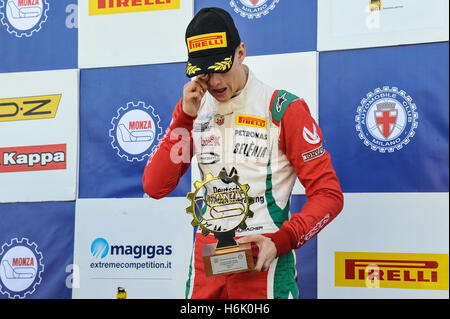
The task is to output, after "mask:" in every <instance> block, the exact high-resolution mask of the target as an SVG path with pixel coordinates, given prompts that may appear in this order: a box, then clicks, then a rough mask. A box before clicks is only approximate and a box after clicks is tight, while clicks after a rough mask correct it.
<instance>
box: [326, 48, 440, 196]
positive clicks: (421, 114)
mask: <svg viewBox="0 0 450 319" xmlns="http://www.w3.org/2000/svg"><path fill="white" fill-rule="evenodd" d="M448 58H449V54H448V42H446V43H436V44H425V45H411V46H399V47H386V48H372V49H364V50H349V51H338V52H325V53H320V74H319V101H320V105H319V118H320V126H321V129H322V131H323V134H324V137H325V142H324V145H325V147H326V149H327V150H328V151H329V152H330V153H331V155H332V158H333V165H334V167H335V169H336V173H337V175H338V177H339V178H340V182H341V185H342V188H343V191H344V192H418V191H419V192H448V189H449V187H448V178H449V175H448V160H449V154H448V146H449V142H448V138H449V130H448V127H449V103H448V101H449V100H448V99H449V93H448V85H449V73H448V72H449V71H448V70H449V65H448ZM377 89H379V90H377ZM414 106H415V110H413V108H414ZM390 112H391V113H390ZM414 113H415V114H416V116H414ZM385 120H387V122H383V121H385ZM383 123H387V124H383ZM414 123H416V126H417V127H415V124H414ZM381 124H383V125H381ZM358 125H359V128H358ZM365 142H366V143H367V144H368V145H366V144H365ZM386 145H390V146H386ZM383 149H384V151H383Z"/></svg>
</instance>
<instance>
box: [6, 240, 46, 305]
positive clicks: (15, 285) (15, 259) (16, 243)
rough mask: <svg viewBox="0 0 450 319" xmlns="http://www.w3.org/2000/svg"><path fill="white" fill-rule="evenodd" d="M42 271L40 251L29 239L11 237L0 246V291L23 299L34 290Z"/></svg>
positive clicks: (10, 296)
mask: <svg viewBox="0 0 450 319" xmlns="http://www.w3.org/2000/svg"><path fill="white" fill-rule="evenodd" d="M43 271H44V264H43V257H42V253H41V252H40V251H39V250H38V246H37V245H36V243H34V242H32V243H30V241H29V239H27V238H21V239H20V240H19V239H18V238H13V239H12V240H11V241H10V242H9V243H5V244H3V245H2V246H1V247H0V293H2V294H4V295H7V296H8V298H11V299H15V298H19V299H23V298H25V297H26V296H27V295H31V294H33V293H34V292H35V290H36V287H37V286H38V285H39V284H40V283H41V281H42V272H43Z"/></svg>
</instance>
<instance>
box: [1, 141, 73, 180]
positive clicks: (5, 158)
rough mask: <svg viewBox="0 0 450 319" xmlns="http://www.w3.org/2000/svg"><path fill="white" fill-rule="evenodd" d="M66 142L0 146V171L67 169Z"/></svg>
mask: <svg viewBox="0 0 450 319" xmlns="http://www.w3.org/2000/svg"><path fill="white" fill-rule="evenodd" d="M66 149H67V147H66V144H54V145H39V146H21V147H6V148H0V173H11V172H28V171H48V170H58V169H66V167H67V160H66V158H67V156H66Z"/></svg>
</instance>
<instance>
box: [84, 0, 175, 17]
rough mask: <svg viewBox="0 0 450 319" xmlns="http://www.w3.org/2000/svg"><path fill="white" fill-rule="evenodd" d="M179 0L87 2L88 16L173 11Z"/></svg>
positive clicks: (98, 0)
mask: <svg viewBox="0 0 450 319" xmlns="http://www.w3.org/2000/svg"><path fill="white" fill-rule="evenodd" d="M179 8H180V0H89V15H104V14H115V13H130V12H145V11H159V10H174V9H179Z"/></svg>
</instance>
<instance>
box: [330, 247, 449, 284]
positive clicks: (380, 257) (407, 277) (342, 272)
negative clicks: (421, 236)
mask: <svg viewBox="0 0 450 319" xmlns="http://www.w3.org/2000/svg"><path fill="white" fill-rule="evenodd" d="M448 270H449V268H448V254H416V253H367V252H335V285H336V286H339V287H367V288H406V289H432V290H448V280H449V274H448Z"/></svg>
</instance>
